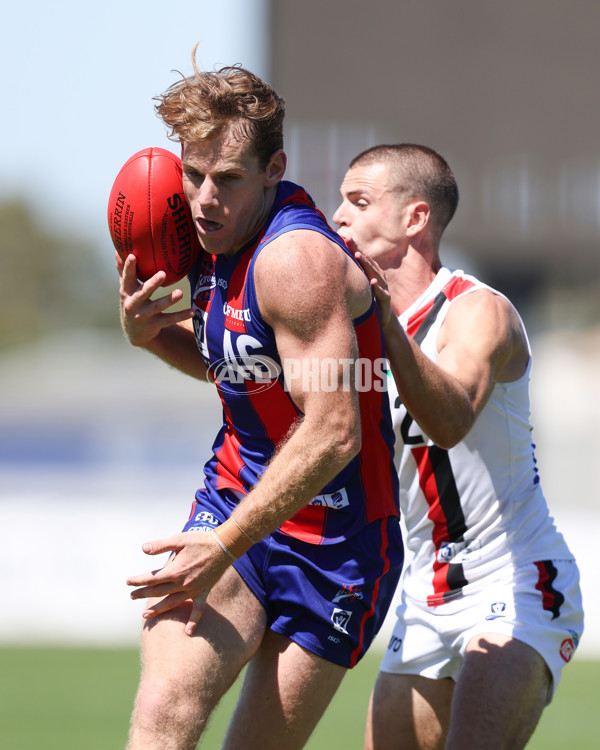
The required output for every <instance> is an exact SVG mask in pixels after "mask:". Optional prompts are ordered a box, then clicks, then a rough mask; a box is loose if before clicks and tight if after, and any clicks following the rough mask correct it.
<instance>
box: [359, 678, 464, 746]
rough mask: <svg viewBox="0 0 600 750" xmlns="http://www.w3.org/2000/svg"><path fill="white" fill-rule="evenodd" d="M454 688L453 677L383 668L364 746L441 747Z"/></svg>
mask: <svg viewBox="0 0 600 750" xmlns="http://www.w3.org/2000/svg"><path fill="white" fill-rule="evenodd" d="M453 689H454V682H453V681H452V680H451V679H436V680H432V679H428V678H427V677H421V676H419V675H411V674H391V673H386V672H380V673H379V676H378V677H377V681H376V683H375V687H374V689H373V693H372V695H371V701H370V704H369V711H368V716H367V726H366V731H365V750H442V748H443V747H444V741H445V738H446V732H447V729H448V724H449V721H450V710H451V704H452V692H453Z"/></svg>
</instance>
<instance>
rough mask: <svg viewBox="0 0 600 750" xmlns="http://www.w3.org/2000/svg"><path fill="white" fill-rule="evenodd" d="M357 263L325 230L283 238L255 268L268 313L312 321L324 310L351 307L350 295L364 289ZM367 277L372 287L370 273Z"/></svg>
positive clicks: (302, 231)
mask: <svg viewBox="0 0 600 750" xmlns="http://www.w3.org/2000/svg"><path fill="white" fill-rule="evenodd" d="M353 263H354V261H353V259H352V258H350V256H349V255H348V253H346V252H345V251H344V249H343V248H342V247H341V246H340V245H339V244H338V243H336V242H335V241H334V240H333V239H330V238H329V237H327V236H326V235H324V234H322V233H320V232H314V231H311V230H306V229H294V230H291V231H289V232H286V233H285V234H283V235H280V236H279V237H277V238H276V239H274V240H273V241H272V242H270V243H269V244H268V245H266V246H265V247H264V248H262V250H261V252H260V254H259V256H258V257H257V259H256V262H255V266H254V280H255V287H256V293H257V299H258V302H259V306H260V308H261V310H262V311H263V315H265V316H266V319H269V318H270V317H271V315H273V316H275V317H279V316H280V315H284V316H286V317H287V316H288V315H290V314H292V313H293V314H294V316H303V315H304V316H308V317H310V316H311V315H312V314H316V312H317V311H318V309H319V308H321V309H322V308H325V307H331V306H335V305H339V304H341V303H342V302H343V303H344V305H345V304H346V301H347V298H348V295H349V291H350V290H353V289H354V287H356V286H358V283H357V280H356V279H355V278H354V274H357V273H359V271H360V269H358V266H356V268H352V267H351V266H352V264H353ZM361 274H362V272H361ZM361 279H362V281H364V284H365V286H366V288H367V289H368V282H367V281H366V277H364V274H362V275H361ZM350 296H352V295H351V294H350Z"/></svg>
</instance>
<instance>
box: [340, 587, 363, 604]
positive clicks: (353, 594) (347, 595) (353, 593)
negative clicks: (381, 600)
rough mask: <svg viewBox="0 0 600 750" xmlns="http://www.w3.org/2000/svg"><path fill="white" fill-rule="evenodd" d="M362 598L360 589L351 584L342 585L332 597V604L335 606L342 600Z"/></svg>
mask: <svg viewBox="0 0 600 750" xmlns="http://www.w3.org/2000/svg"><path fill="white" fill-rule="evenodd" d="M362 598H363V592H362V589H361V588H359V587H358V586H354V585H352V584H344V585H343V586H342V588H341V589H340V590H339V591H338V592H337V594H336V595H335V596H334V597H333V603H334V604H337V603H338V602H340V601H341V600H342V599H352V600H354V599H361V600H362Z"/></svg>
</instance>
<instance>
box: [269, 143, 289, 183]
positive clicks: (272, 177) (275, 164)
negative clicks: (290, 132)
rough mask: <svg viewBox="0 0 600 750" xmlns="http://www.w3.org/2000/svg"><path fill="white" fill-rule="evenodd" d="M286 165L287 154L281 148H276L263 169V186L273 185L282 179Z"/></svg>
mask: <svg viewBox="0 0 600 750" xmlns="http://www.w3.org/2000/svg"><path fill="white" fill-rule="evenodd" d="M286 166H287V156H286V154H285V151H284V150H283V149H281V148H280V149H278V150H277V151H275V153H274V154H273V155H272V156H271V158H270V159H269V163H268V164H267V168H266V169H265V187H273V185H277V183H278V182H280V181H281V180H282V179H283V175H284V174H285V168H286Z"/></svg>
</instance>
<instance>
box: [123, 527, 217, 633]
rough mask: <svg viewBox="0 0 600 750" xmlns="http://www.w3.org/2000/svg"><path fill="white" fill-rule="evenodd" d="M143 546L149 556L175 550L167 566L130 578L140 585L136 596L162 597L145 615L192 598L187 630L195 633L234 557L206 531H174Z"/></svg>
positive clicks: (136, 584) (137, 597)
mask: <svg viewBox="0 0 600 750" xmlns="http://www.w3.org/2000/svg"><path fill="white" fill-rule="evenodd" d="M142 549H143V551H144V552H145V553H146V554H147V555H160V554H162V553H163V552H174V553H175V554H174V555H172V556H171V557H170V558H169V560H168V562H167V564H166V565H165V566H164V567H163V568H161V569H159V570H153V571H151V572H149V573H142V574H140V575H136V576H131V577H130V578H128V579H127V585H128V586H134V587H136V588H135V591H132V592H131V598H132V599H143V598H146V597H152V598H159V599H160V601H157V602H155V603H153V604H152V605H151V606H149V607H148V609H146V610H144V612H143V613H142V617H144V618H145V619H150V618H151V617H154V616H155V615H159V614H163V613H164V612H168V611H169V610H172V609H175V608H176V607H178V606H179V605H180V604H183V603H184V602H186V601H189V600H191V601H192V609H191V612H190V615H189V619H188V622H187V623H186V626H185V632H186V634H187V635H193V633H194V630H195V629H196V625H197V624H198V622H199V621H200V618H201V617H202V613H203V611H204V606H205V603H206V597H207V596H208V593H209V591H210V589H211V588H212V587H213V586H214V585H215V583H216V582H217V581H218V580H219V578H220V577H221V576H222V575H223V573H224V572H225V570H226V569H227V567H228V566H229V564H230V563H231V560H230V559H228V558H227V556H226V555H225V554H224V552H223V550H222V548H221V547H220V546H219V545H218V543H217V541H216V540H215V539H213V538H212V534H210V533H202V532H195V533H191V532H182V533H180V534H173V536H170V537H167V538H166V539H158V540H156V541H153V542H146V543H145V544H143V545H142ZM160 597H163V598H162V599H161V598H160Z"/></svg>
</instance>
